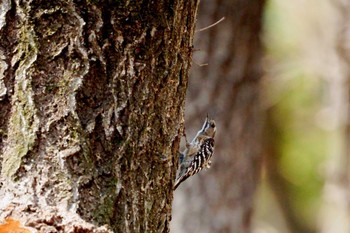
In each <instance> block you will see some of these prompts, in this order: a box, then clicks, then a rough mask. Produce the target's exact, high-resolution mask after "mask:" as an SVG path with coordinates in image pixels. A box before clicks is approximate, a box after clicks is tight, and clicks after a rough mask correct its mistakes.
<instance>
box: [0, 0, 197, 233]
mask: <svg viewBox="0 0 350 233" xmlns="http://www.w3.org/2000/svg"><path fill="white" fill-rule="evenodd" d="M197 6H198V1H196V0H194V1H187V0H175V1H167V0H166V1H160V2H159V1H158V2H152V1H80V0H76V1H73V0H69V1H66V0H65V1H19V0H14V1H9V0H4V1H1V2H0V9H1V12H0V109H1V111H0V136H1V141H0V149H1V180H0V187H1V189H0V199H1V200H2V201H1V205H0V222H2V221H3V220H4V218H6V217H11V218H14V219H18V220H20V222H21V223H23V224H26V225H29V226H31V227H33V228H36V229H37V230H40V232H107V230H106V229H105V228H104V227H101V228H99V227H98V226H101V225H107V227H108V228H110V229H112V230H113V231H114V232H168V231H169V222H170V219H171V203H172V199H173V198H172V197H173V181H174V179H175V171H176V163H177V162H176V160H177V159H176V157H175V156H177V152H178V148H179V142H180V137H179V136H178V135H179V134H181V132H182V130H183V129H182V128H183V109H184V99H185V93H186V88H187V80H188V78H187V76H188V70H189V67H190V63H191V61H192V51H193V50H192V48H193V45H192V41H193V35H194V25H195V18H196V12H197ZM108 232H109V231H108Z"/></svg>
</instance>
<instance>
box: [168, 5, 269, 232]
mask: <svg viewBox="0 0 350 233" xmlns="http://www.w3.org/2000/svg"><path fill="white" fill-rule="evenodd" d="M263 6H264V1H263V0H262V1H242V0H217V1H211V0H208V1H202V2H201V5H200V10H199V21H198V27H197V30H198V29H200V28H203V27H206V26H208V25H210V24H212V23H214V22H216V21H218V20H219V19H220V18H222V17H225V20H224V21H223V22H221V23H219V24H218V25H216V26H215V27H212V28H210V29H208V30H206V31H202V32H197V34H196V35H195V37H196V42H195V49H196V50H197V49H198V50H199V51H197V52H196V53H195V56H194V61H195V62H196V63H198V64H203V63H208V66H194V67H193V70H192V71H193V72H192V75H191V78H190V85H189V94H188V98H187V100H188V102H187V107H186V111H187V112H186V117H188V119H186V123H188V124H186V129H188V130H189V131H190V133H189V134H188V135H193V134H194V130H195V129H198V128H199V127H200V121H203V119H204V117H205V115H206V114H207V113H208V114H209V116H210V117H211V118H213V119H214V120H216V122H217V127H218V131H217V135H216V139H215V142H216V145H215V154H214V156H213V165H212V167H211V168H210V170H208V171H207V172H202V173H201V174H199V175H198V176H197V177H193V178H190V179H189V181H188V182H186V183H187V184H186V183H185V184H184V185H182V187H181V188H179V190H178V191H177V193H176V196H175V202H174V203H175V205H174V215H173V217H174V221H173V227H174V231H175V232H202V233H204V232H211V233H213V232H250V227H251V217H252V213H253V202H254V201H253V198H254V193H255V190H256V185H257V182H258V177H259V171H260V164H261V154H260V147H261V112H260V78H261V76H262V71H261V68H260V63H261V53H262V46H261V40H260V32H261V27H262V12H263ZM194 119H196V121H195V120H194ZM197 119H198V120H199V121H197Z"/></svg>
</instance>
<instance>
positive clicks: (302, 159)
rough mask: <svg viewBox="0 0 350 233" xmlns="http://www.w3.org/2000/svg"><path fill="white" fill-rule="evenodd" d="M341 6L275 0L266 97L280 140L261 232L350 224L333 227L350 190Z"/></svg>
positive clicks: (266, 175) (264, 197)
mask: <svg viewBox="0 0 350 233" xmlns="http://www.w3.org/2000/svg"><path fill="white" fill-rule="evenodd" d="M339 7H340V6H339V5H337V4H336V2H335V1H327V0H307V1H306V0H304V1H303V0H296V1H283V0H270V1H268V2H267V5H266V8H265V18H264V22H265V24H264V25H265V26H264V27H265V28H264V38H263V41H264V45H265V52H266V56H265V58H264V62H263V66H264V71H265V73H266V75H265V77H264V79H263V80H264V81H263V87H264V98H263V99H264V100H265V103H264V107H266V109H268V117H267V119H266V121H268V123H267V127H269V128H268V129H267V130H268V131H271V132H272V138H274V139H275V140H274V144H273V146H274V148H273V151H274V153H272V154H271V153H267V154H268V155H265V161H266V163H265V165H266V166H265V167H264V169H263V175H262V182H261V184H260V187H259V191H258V193H257V200H256V214H255V220H254V222H255V228H254V229H255V230H254V232H327V230H326V229H329V228H331V229H332V231H328V232H349V231H347V230H346V225H347V223H344V225H343V226H342V227H343V228H344V229H345V231H338V230H337V229H335V228H332V227H330V226H331V225H333V224H336V223H337V221H334V219H336V218H338V220H339V218H341V217H340V216H339V215H340V214H342V210H341V209H339V212H338V213H339V215H337V214H335V215H334V213H333V212H332V211H331V209H334V208H337V206H336V205H337V203H335V204H334V203H333V201H334V199H337V198H338V196H340V197H343V196H344V194H345V196H346V193H347V192H346V191H345V192H342V191H341V188H342V187H341V186H342V183H341V181H342V176H343V175H344V174H342V173H344V171H345V173H346V164H345V162H346V153H345V144H344V142H345V139H344V138H345V136H346V135H345V130H346V124H347V123H346V114H347V104H348V103H347V101H348V97H347V89H346V85H345V83H346V82H345V77H346V70H345V69H344V68H343V67H342V62H341V57H339V51H338V49H339V43H340V37H339V35H340V34H341V33H342V30H343V28H342V27H343V25H342V20H343V18H342V17H343V16H342V15H341V14H339V12H340V10H341V9H339ZM270 136H271V135H270ZM274 155H277V156H274ZM273 156H274V157H273ZM344 169H345V170H344ZM344 177H346V175H345V176H343V178H344ZM345 179H346V178H345ZM344 188H346V187H344ZM339 190H340V191H339ZM344 198H345V199H346V197H344ZM340 199H341V198H340ZM338 201H339V203H340V205H341V203H342V202H341V200H339V199H338ZM344 201H345V202H344V203H343V206H347V205H348V203H347V202H346V201H347V200H344ZM336 212H337V211H336ZM345 212H346V210H345ZM345 219H346V218H345ZM328 222H332V223H329V224H328ZM348 230H349V229H348Z"/></svg>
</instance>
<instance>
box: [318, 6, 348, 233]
mask: <svg viewBox="0 0 350 233" xmlns="http://www.w3.org/2000/svg"><path fill="white" fill-rule="evenodd" d="M332 7H334V9H333V10H334V14H333V17H334V18H336V20H335V22H336V23H335V24H334V30H333V31H334V32H333V31H330V32H333V33H334V34H335V36H334V46H333V50H334V51H333V53H331V52H328V53H327V56H328V57H330V59H329V60H331V61H332V62H331V64H332V65H333V66H332V68H333V69H332V70H331V72H329V73H327V74H326V75H327V80H328V82H329V83H328V92H329V93H330V95H329V96H330V97H329V98H330V100H329V102H330V103H331V106H330V109H331V111H330V112H331V113H332V121H333V124H334V125H335V127H336V128H335V135H336V136H335V137H336V139H337V140H338V141H337V142H339V141H340V143H337V144H335V143H333V144H332V146H331V150H330V157H329V161H328V162H327V170H326V175H325V185H324V190H323V202H324V203H323V206H322V209H321V215H320V222H319V229H320V231H319V232H321V233H328V232H337V233H348V232H350V199H349V197H350V47H349V43H350V25H349V20H350V2H349V1H346V0H335V1H332ZM330 32H329V31H328V33H330ZM339 144H340V145H339Z"/></svg>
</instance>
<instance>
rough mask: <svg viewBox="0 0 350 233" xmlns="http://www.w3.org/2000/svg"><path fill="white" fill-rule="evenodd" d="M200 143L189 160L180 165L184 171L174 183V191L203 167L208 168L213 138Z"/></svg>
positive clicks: (212, 150)
mask: <svg viewBox="0 0 350 233" xmlns="http://www.w3.org/2000/svg"><path fill="white" fill-rule="evenodd" d="M201 140H203V141H202V142H200V147H199V150H198V151H197V153H196V154H194V155H193V156H191V157H190V159H189V160H188V161H186V162H184V163H186V164H185V166H184V164H182V166H183V167H184V169H182V170H181V171H180V174H179V177H178V179H177V180H176V182H175V186H174V189H176V188H177V187H178V186H179V185H180V184H181V182H183V181H185V180H186V179H187V178H188V177H190V176H193V175H195V174H196V173H198V172H200V171H201V170H202V169H203V168H204V167H206V168H210V165H211V160H210V159H211V157H212V155H213V153H214V138H212V137H205V138H203V139H201Z"/></svg>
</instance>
